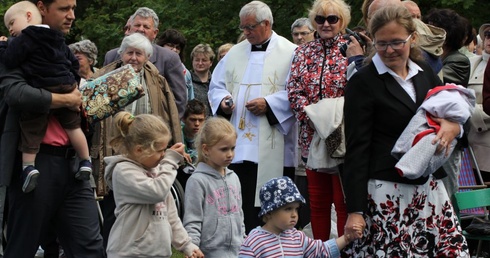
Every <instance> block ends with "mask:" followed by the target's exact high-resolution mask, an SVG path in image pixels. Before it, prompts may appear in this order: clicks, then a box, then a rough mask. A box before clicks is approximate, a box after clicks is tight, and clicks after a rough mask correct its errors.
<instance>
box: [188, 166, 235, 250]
mask: <svg viewBox="0 0 490 258" xmlns="http://www.w3.org/2000/svg"><path fill="white" fill-rule="evenodd" d="M184 207H185V212H184V227H185V229H186V230H187V232H188V233H189V236H190V237H191V238H192V242H193V243H194V244H196V245H198V246H199V248H201V251H202V252H203V253H204V255H205V256H206V257H208V258H214V257H217V258H226V257H237V256H238V252H239V250H240V245H241V244H242V242H243V240H244V238H245V224H244V223H243V211H242V193H241V186H240V181H239V179H238V176H237V175H236V174H235V172H233V171H232V170H229V169H226V174H225V176H221V175H220V173H219V172H218V171H216V170H215V169H213V168H212V167H210V166H209V165H207V164H206V163H203V162H200V163H199V164H198V165H197V168H196V171H195V172H194V173H193V174H192V175H191V177H190V178H189V180H188V181H187V184H186V187H185V203H184Z"/></svg>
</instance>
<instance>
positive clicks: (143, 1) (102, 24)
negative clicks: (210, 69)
mask: <svg viewBox="0 0 490 258" xmlns="http://www.w3.org/2000/svg"><path fill="white" fill-rule="evenodd" d="M249 1H250V0H233V1H230V0H158V1H156V0H126V1H120V0H78V1H77V5H78V6H77V9H76V17H77V18H76V21H75V24H74V26H73V29H72V31H71V33H70V34H69V35H68V36H67V42H68V43H72V42H75V41H78V40H81V39H90V40H92V41H93V42H94V43H95V44H96V45H97V47H98V48H99V65H102V62H103V58H104V55H105V53H106V52H107V51H108V50H110V49H112V48H115V47H118V46H119V44H120V42H121V39H122V38H123V36H124V33H123V30H122V28H123V26H124V25H125V24H126V21H127V19H128V18H129V16H130V15H131V14H132V13H133V12H134V11H135V10H136V9H137V8H138V7H142V6H146V7H149V8H152V9H153V10H155V12H156V13H157V14H158V16H159V18H160V24H159V30H160V32H162V31H164V30H165V29H168V28H173V29H177V30H179V31H181V32H182V33H183V34H184V35H185V37H186V38H187V47H186V53H185V55H186V57H187V58H186V59H187V63H186V66H187V67H190V58H189V55H190V52H191V50H192V48H193V47H194V46H195V45H197V44H199V43H208V44H210V45H211V47H212V48H213V49H217V48H218V47H219V46H220V45H221V44H223V43H227V42H232V43H235V42H236V39H237V38H238V36H239V35H240V31H239V30H238V29H237V27H238V24H239V18H238V13H239V11H240V8H241V7H242V6H243V5H244V4H246V3H247V2H249ZM346 1H347V3H348V4H349V5H350V6H351V13H352V21H351V23H350V25H349V26H350V27H354V26H356V25H362V22H361V20H362V19H361V18H362V14H361V11H360V9H361V5H362V1H361V0H346ZM415 1H416V2H417V3H418V4H419V6H420V9H421V10H422V15H423V14H424V13H427V12H428V11H429V10H430V9H431V8H451V9H454V10H456V11H457V12H458V13H460V14H461V15H463V16H465V17H467V18H468V19H469V20H470V21H471V22H472V24H473V26H474V27H475V28H478V27H479V26H480V25H481V24H482V23H484V22H490V18H489V17H490V10H488V9H487V8H481V5H480V4H477V3H476V0H418V1H417V0H415ZM15 2H17V1H16V0H0V3H1V4H0V17H2V20H3V13H5V11H6V10H7V8H8V7H9V6H10V5H11V4H13V3H15ZM264 2H265V3H267V4H268V5H269V6H270V7H271V9H272V12H273V15H274V25H273V29H274V30H275V31H276V32H277V33H278V34H280V35H283V36H285V37H287V38H290V37H291V36H290V26H291V24H292V23H293V21H294V20H295V19H296V18H299V17H302V16H307V14H308V9H309V8H310V7H311V4H312V2H313V1H312V0H302V1H301V0H300V1H291V0H264ZM7 34H8V31H7V30H6V29H5V27H4V26H0V35H7Z"/></svg>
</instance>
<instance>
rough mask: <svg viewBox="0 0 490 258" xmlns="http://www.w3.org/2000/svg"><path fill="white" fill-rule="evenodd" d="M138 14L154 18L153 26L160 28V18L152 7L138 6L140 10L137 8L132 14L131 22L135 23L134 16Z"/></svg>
mask: <svg viewBox="0 0 490 258" xmlns="http://www.w3.org/2000/svg"><path fill="white" fill-rule="evenodd" d="M136 16H140V17H143V18H152V19H153V26H154V27H155V29H158V24H159V23H160V19H158V15H157V13H155V11H153V10H152V9H150V8H148V7H140V8H138V10H136V12H134V13H133V15H131V17H130V18H129V19H130V20H131V24H132V23H133V21H134V18H135V17H136Z"/></svg>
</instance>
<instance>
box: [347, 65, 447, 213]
mask: <svg viewBox="0 0 490 258" xmlns="http://www.w3.org/2000/svg"><path fill="white" fill-rule="evenodd" d="M417 64H418V65H419V66H420V67H421V68H422V69H423V71H419V73H418V74H417V75H416V76H414V77H413V78H412V81H413V84H414V86H415V93H416V103H414V102H413V100H412V99H411V98H410V96H409V95H408V94H407V92H406V91H405V90H404V89H403V88H402V87H401V86H400V84H398V83H397V82H396V80H395V79H394V78H393V77H392V76H391V75H389V74H388V73H385V74H382V75H379V74H378V72H377V70H376V68H375V66H374V64H373V63H370V64H369V65H367V66H365V67H364V68H362V69H361V70H360V71H358V72H357V73H356V74H354V75H353V76H352V78H351V79H350V80H349V82H348V83H347V86H346V88H345V104H344V116H345V137H346V155H345V163H344V171H343V173H342V182H343V186H344V189H345V195H346V202H347V212H359V211H365V210H366V208H367V182H368V180H369V179H381V180H386V181H391V182H399V183H406V184H424V183H425V182H427V180H428V177H424V178H418V179H416V180H410V179H407V178H405V177H401V176H400V175H399V174H398V172H397V171H396V169H395V164H396V162H397V160H396V159H395V158H394V157H392V156H391V150H392V148H393V146H394V145H395V142H396V141H397V139H398V137H399V136H400V135H401V133H402V132H403V130H404V129H405V127H406V126H407V125H408V123H409V122H410V119H412V117H413V116H414V115H415V113H416V111H417V108H418V107H419V106H420V105H421V104H422V102H423V101H424V98H425V96H426V94H427V92H428V91H429V90H430V89H431V88H433V87H435V86H439V85H442V82H441V80H440V79H439V77H437V75H435V73H434V72H433V70H432V69H431V68H430V66H429V65H427V64H426V63H424V62H419V63H417ZM443 176H445V173H444V171H442V169H440V171H438V172H436V177H443Z"/></svg>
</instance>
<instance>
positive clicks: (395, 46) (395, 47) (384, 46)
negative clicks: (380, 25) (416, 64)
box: [373, 34, 412, 51]
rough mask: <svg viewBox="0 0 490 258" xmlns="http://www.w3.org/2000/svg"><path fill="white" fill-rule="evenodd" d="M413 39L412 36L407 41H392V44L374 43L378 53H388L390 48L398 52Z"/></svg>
mask: <svg viewBox="0 0 490 258" xmlns="http://www.w3.org/2000/svg"><path fill="white" fill-rule="evenodd" d="M410 37H412V34H410V35H408V38H407V39H406V40H397V41H391V42H374V44H373V45H374V48H376V50H378V51H386V49H388V46H390V47H391V48H392V49H393V50H398V49H402V48H403V47H404V46H405V44H406V43H407V42H408V40H409V39H410Z"/></svg>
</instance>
